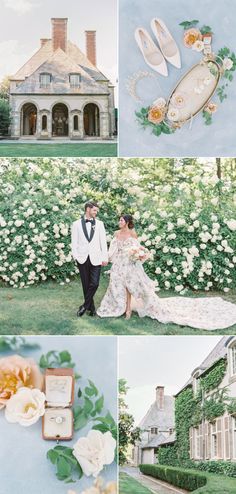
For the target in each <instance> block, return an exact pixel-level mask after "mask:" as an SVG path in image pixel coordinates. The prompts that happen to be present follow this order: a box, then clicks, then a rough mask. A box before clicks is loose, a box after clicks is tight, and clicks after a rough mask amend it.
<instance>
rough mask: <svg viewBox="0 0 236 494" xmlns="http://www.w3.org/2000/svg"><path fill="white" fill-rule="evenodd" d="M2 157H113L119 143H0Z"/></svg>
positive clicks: (115, 154)
mask: <svg viewBox="0 0 236 494" xmlns="http://www.w3.org/2000/svg"><path fill="white" fill-rule="evenodd" d="M0 156H1V157H17V158H18V157H22V156H23V157H27V158H29V157H39V156H42V157H43V158H44V157H48V156H55V157H58V156H63V157H67V156H70V157H76V156H82V157H90V156H91V157H97V158H98V157H111V156H117V144H115V143H111V144H103V143H101V144H96V143H85V144H63V143H61V144H59V143H55V144H18V143H15V142H13V143H12V144H0Z"/></svg>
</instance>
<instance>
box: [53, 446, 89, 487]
mask: <svg viewBox="0 0 236 494" xmlns="http://www.w3.org/2000/svg"><path fill="white" fill-rule="evenodd" d="M47 458H48V460H49V461H50V462H51V463H52V464H53V465H55V467H56V476H57V478H58V480H63V481H64V482H68V483H69V482H73V481H74V476H76V477H78V478H79V479H80V478H81V477H82V475H83V471H82V468H81V466H80V464H79V463H78V461H77V460H76V458H75V457H74V455H73V449H71V448H68V447H67V446H56V447H55V448H53V449H50V450H49V451H48V452H47Z"/></svg>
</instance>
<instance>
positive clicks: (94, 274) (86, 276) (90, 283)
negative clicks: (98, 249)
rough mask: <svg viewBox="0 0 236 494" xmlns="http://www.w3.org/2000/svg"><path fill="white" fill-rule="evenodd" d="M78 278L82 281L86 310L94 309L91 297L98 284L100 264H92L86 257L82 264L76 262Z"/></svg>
mask: <svg viewBox="0 0 236 494" xmlns="http://www.w3.org/2000/svg"><path fill="white" fill-rule="evenodd" d="M77 264H78V268H79V272H80V278H81V282H82V287H83V292H84V304H83V305H84V307H85V309H86V310H91V311H94V310H95V305H94V301H93V297H94V295H95V293H96V291H97V289H98V286H99V279H100V273H101V265H99V266H93V264H92V263H91V261H90V258H89V257H87V259H86V261H85V262H84V264H80V263H79V262H77Z"/></svg>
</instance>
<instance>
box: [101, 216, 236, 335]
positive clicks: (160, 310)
mask: <svg viewBox="0 0 236 494" xmlns="http://www.w3.org/2000/svg"><path fill="white" fill-rule="evenodd" d="M147 258H148V255H147V251H146V249H145V248H144V247H142V246H141V245H140V243H139V241H138V238H137V234H136V232H135V230H134V223H133V218H132V216H131V215H129V214H125V215H122V216H121V217H120V220H119V230H118V231H117V232H115V235H114V238H113V240H112V241H111V244H110V249H109V260H110V262H111V263H112V268H111V271H110V282H109V286H108V289H107V292H106V294H105V296H104V298H103V300H102V302H101V305H100V307H99V308H98V310H97V314H98V316H99V317H120V316H122V315H123V314H126V319H130V317H131V314H132V310H134V311H136V312H137V313H138V315H139V316H140V317H145V316H147V317H150V318H152V319H156V320H158V321H159V322H161V323H164V324H167V323H175V324H179V325H181V326H191V327H192V328H197V329H206V330H214V329H224V328H228V327H230V326H232V325H234V324H236V305H234V304H232V303H231V302H227V301H225V300H223V299H222V298H221V297H199V298H190V297H181V296H180V297H168V298H161V297H158V296H157V295H156V293H155V282H154V281H152V280H151V279H150V278H149V277H148V276H147V274H146V273H145V271H144V269H143V262H144V261H145V260H146V259H147Z"/></svg>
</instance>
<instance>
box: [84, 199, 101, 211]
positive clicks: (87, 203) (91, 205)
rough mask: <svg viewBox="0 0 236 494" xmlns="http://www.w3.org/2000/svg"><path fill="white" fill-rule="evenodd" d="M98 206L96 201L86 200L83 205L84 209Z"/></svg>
mask: <svg viewBox="0 0 236 494" xmlns="http://www.w3.org/2000/svg"><path fill="white" fill-rule="evenodd" d="M94 207H95V208H99V205H98V203H97V202H96V201H89V202H86V204H85V206H84V209H85V211H86V209H87V208H94Z"/></svg>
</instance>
